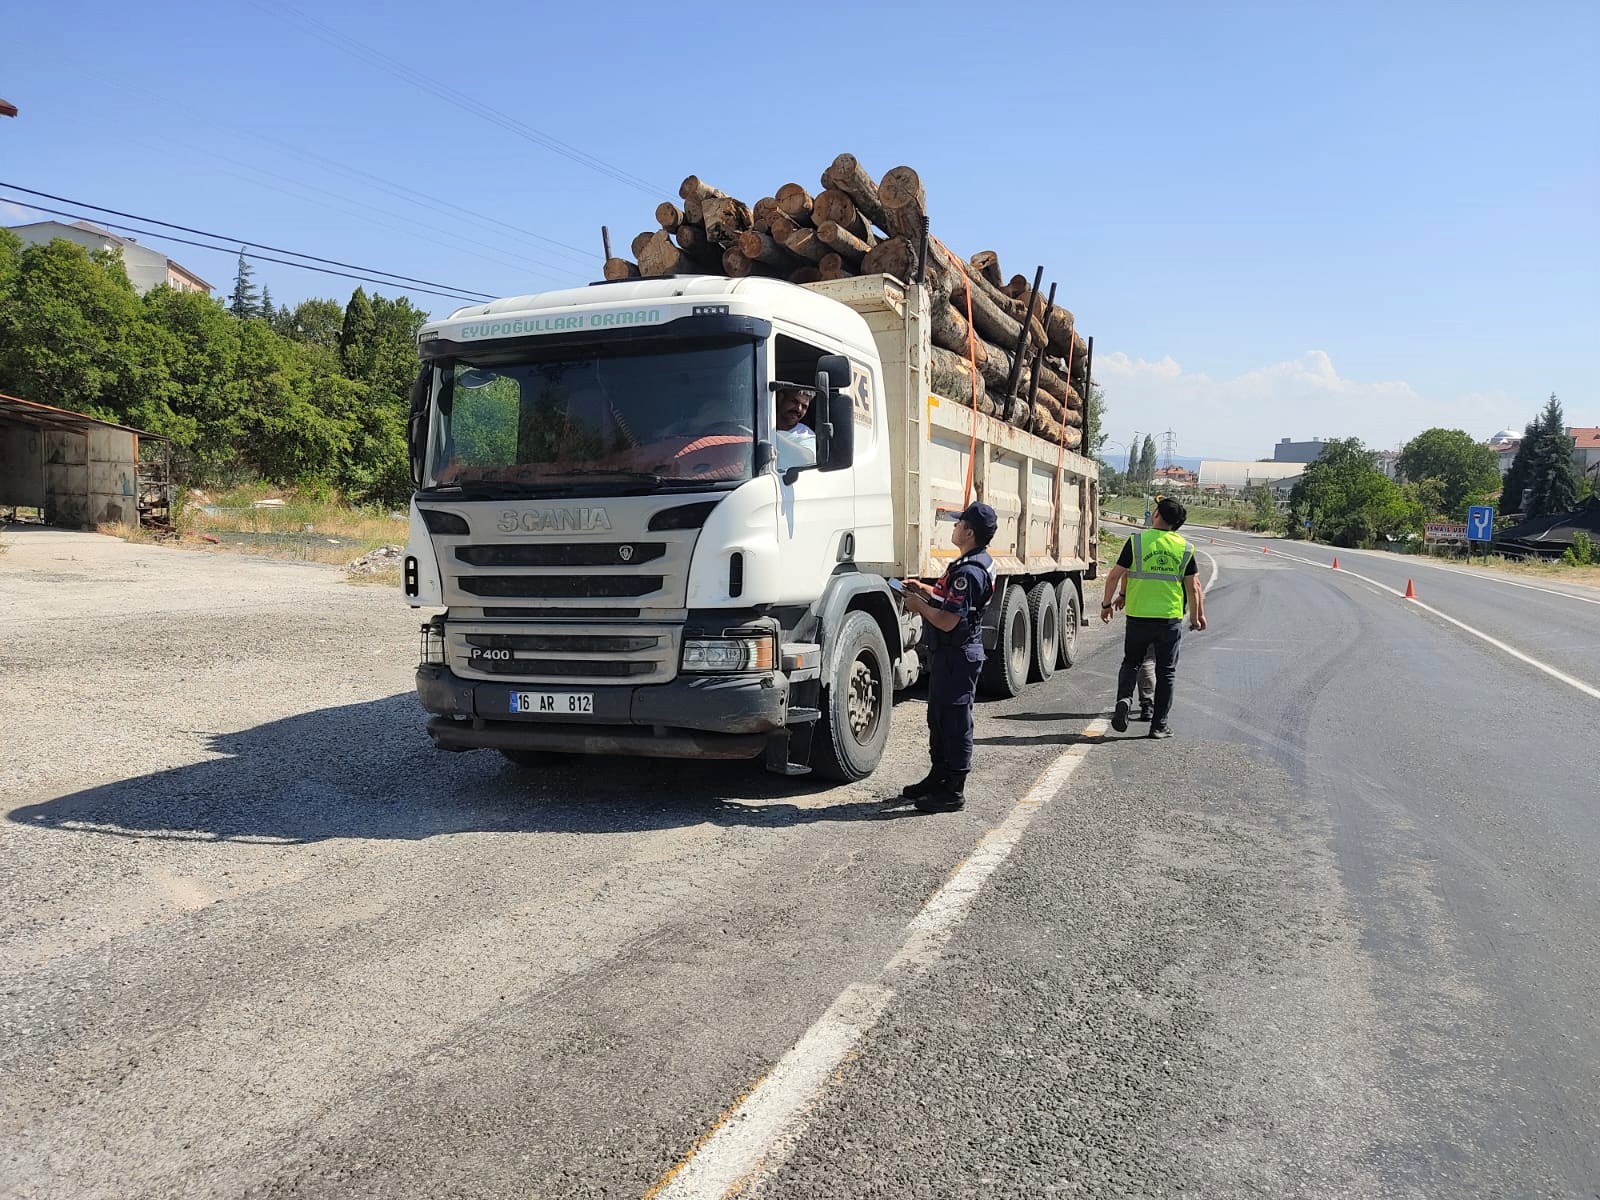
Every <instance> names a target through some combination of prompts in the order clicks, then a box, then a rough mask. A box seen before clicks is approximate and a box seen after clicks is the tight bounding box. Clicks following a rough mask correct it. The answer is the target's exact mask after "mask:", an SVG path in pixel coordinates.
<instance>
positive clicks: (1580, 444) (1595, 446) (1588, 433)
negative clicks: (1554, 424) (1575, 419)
mask: <svg viewBox="0 0 1600 1200" xmlns="http://www.w3.org/2000/svg"><path fill="white" fill-rule="evenodd" d="M1567 436H1568V437H1570V438H1571V439H1572V461H1573V464H1574V465H1575V466H1576V467H1577V468H1578V471H1579V473H1580V474H1581V475H1583V477H1584V478H1585V479H1595V478H1600V426H1595V427H1593V428H1583V427H1581V426H1578V427H1574V428H1570V429H1568V430H1567Z"/></svg>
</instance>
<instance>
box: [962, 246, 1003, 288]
mask: <svg viewBox="0 0 1600 1200" xmlns="http://www.w3.org/2000/svg"><path fill="white" fill-rule="evenodd" d="M967 261H968V262H969V263H971V264H972V269H973V270H974V271H976V272H977V273H978V274H979V275H982V276H983V277H984V278H985V279H987V280H988V281H989V282H990V283H992V284H994V285H995V287H999V286H1000V285H1001V283H1002V280H1001V278H1000V256H999V255H998V254H996V253H995V252H994V251H993V250H979V251H978V252H977V253H976V254H974V255H973V256H972V257H971V258H969V259H968V260H967Z"/></svg>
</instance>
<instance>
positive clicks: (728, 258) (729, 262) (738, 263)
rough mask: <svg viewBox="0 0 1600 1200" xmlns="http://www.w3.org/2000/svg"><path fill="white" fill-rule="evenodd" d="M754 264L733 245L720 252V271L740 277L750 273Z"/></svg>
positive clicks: (736, 277)
mask: <svg viewBox="0 0 1600 1200" xmlns="http://www.w3.org/2000/svg"><path fill="white" fill-rule="evenodd" d="M754 266H755V264H754V263H752V262H751V261H750V260H749V259H748V258H746V257H745V256H744V255H743V253H741V252H740V251H739V249H738V248H737V247H735V246H730V247H728V249H726V250H724V251H723V252H722V273H723V274H724V275H731V276H732V277H733V278H735V279H741V278H743V277H744V276H746V275H748V274H750V272H751V270H752V269H753V268H754Z"/></svg>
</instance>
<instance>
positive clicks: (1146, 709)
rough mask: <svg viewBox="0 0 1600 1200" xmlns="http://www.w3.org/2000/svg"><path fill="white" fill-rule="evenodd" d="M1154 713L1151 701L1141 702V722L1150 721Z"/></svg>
mask: <svg viewBox="0 0 1600 1200" xmlns="http://www.w3.org/2000/svg"><path fill="white" fill-rule="evenodd" d="M1153 711H1154V707H1153V706H1152V705H1151V703H1150V701H1148V700H1141V701H1139V720H1141V721H1148V720H1149V719H1150V714H1151V713H1152V712H1153Z"/></svg>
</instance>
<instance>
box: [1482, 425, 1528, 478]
mask: <svg viewBox="0 0 1600 1200" xmlns="http://www.w3.org/2000/svg"><path fill="white" fill-rule="evenodd" d="M1499 437H1500V435H1499V434H1496V435H1495V436H1494V437H1492V438H1490V439H1489V449H1491V450H1493V451H1494V452H1495V454H1497V455H1499V457H1500V474H1501V475H1502V476H1503V475H1504V474H1505V473H1506V472H1507V471H1509V470H1511V464H1512V463H1513V462H1515V461H1516V457H1517V451H1518V450H1520V449H1521V448H1522V439H1521V438H1517V437H1514V438H1511V439H1510V440H1509V441H1498V440H1496V439H1498V438H1499Z"/></svg>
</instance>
